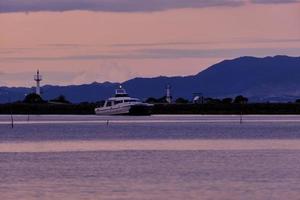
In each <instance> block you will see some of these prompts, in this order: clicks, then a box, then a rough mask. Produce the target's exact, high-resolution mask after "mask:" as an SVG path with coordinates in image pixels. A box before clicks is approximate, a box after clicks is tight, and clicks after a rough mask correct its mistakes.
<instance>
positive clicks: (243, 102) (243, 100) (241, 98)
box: [234, 95, 248, 104]
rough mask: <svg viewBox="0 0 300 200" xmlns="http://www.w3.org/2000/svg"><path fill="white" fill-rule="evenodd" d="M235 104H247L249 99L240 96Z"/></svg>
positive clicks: (235, 100)
mask: <svg viewBox="0 0 300 200" xmlns="http://www.w3.org/2000/svg"><path fill="white" fill-rule="evenodd" d="M234 103H238V104H247V103H248V98H246V97H243V96H242V95H239V96H237V97H235V99H234Z"/></svg>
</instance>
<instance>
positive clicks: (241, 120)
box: [240, 112, 243, 124]
mask: <svg viewBox="0 0 300 200" xmlns="http://www.w3.org/2000/svg"><path fill="white" fill-rule="evenodd" d="M242 123H243V113H242V112H241V114H240V124H242Z"/></svg>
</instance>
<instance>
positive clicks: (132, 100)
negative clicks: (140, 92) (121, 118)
mask: <svg viewBox="0 0 300 200" xmlns="http://www.w3.org/2000/svg"><path fill="white" fill-rule="evenodd" d="M124 102H137V100H135V99H130V100H125V101H124Z"/></svg>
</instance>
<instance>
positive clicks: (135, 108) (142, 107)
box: [95, 104, 152, 115]
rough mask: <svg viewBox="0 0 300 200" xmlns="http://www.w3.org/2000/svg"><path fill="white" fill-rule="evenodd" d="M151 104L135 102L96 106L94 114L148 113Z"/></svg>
mask: <svg viewBox="0 0 300 200" xmlns="http://www.w3.org/2000/svg"><path fill="white" fill-rule="evenodd" d="M151 108H152V106H151V105H148V104H135V105H126V106H118V107H114V106H111V107H105V108H103V107H102V108H96V109H95V113H96V115H150V114H151Z"/></svg>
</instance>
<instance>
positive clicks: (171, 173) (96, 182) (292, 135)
mask: <svg viewBox="0 0 300 200" xmlns="http://www.w3.org/2000/svg"><path fill="white" fill-rule="evenodd" d="M240 122H241V121H240V116H235V115H232V116H219V115H218V116H205V115H203V116H202V115H199V116H150V117H149V116H148V117H129V116H127V117H124V116H123V117H122V116H119V117H99V116H72V115H69V116H29V118H28V116H14V128H11V124H10V123H11V121H10V116H0V172H1V173H0V198H1V199H8V200H16V199H17V200H23V199H26V200H35V199H46V200H48V199H49V200H61V199H67V200H68V199H69V200H77V199H78V200H79V199H89V200H90V199H91V200H93V199H95V200H96V199H104V200H106V199H116V200H117V199H126V200H127V199H128V200H129V199H130V200H141V199H147V200H148V199H149V200H152V199H158V200H160V199H161V200H165V199H172V200H181V199H203V200H208V199H217V200H218V199H220V200H224V199H228V200H240V199H249V200H250V199H251V200H252V199H259V200H260V199H261V200H265V199H275V200H276V199H278V200H279V199H291V200H294V199H295V200H296V199H299V196H300V188H299V187H300V140H299V139H300V117H299V116H296V115H287V116H278V115H274V116H267V115H265V116H255V115H251V116H243V119H242V123H240Z"/></svg>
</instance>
